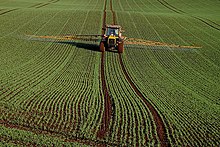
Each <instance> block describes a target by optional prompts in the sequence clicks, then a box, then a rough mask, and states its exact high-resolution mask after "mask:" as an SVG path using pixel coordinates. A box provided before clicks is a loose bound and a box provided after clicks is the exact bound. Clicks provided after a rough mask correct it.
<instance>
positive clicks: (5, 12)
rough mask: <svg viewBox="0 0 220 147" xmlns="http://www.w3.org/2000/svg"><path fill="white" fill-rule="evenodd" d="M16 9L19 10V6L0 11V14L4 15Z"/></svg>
mask: <svg viewBox="0 0 220 147" xmlns="http://www.w3.org/2000/svg"><path fill="white" fill-rule="evenodd" d="M16 10H19V8H14V9H11V10H7V11H4V12H2V13H0V15H4V14H7V13H9V12H13V11H16Z"/></svg>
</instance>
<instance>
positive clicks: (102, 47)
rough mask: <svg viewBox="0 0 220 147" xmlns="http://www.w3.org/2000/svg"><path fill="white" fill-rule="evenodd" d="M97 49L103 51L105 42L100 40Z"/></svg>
mask: <svg viewBox="0 0 220 147" xmlns="http://www.w3.org/2000/svg"><path fill="white" fill-rule="evenodd" d="M99 49H100V51H101V52H105V44H104V42H100V45H99Z"/></svg>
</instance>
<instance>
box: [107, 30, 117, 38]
mask: <svg viewBox="0 0 220 147" xmlns="http://www.w3.org/2000/svg"><path fill="white" fill-rule="evenodd" d="M106 35H107V36H110V35H114V36H118V29H116V28H107V30H106Z"/></svg>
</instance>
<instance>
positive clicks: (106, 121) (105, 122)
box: [97, 0, 114, 139]
mask: <svg viewBox="0 0 220 147" xmlns="http://www.w3.org/2000/svg"><path fill="white" fill-rule="evenodd" d="M106 5H107V0H105V3H104V10H103V20H102V22H103V23H102V35H104V33H105V29H104V28H105V25H106ZM101 81H102V93H103V95H104V110H103V116H102V122H101V126H100V129H99V130H98V132H97V137H98V138H100V139H103V138H104V137H105V136H106V134H107V133H108V132H109V125H110V121H111V119H112V117H113V116H114V115H112V113H113V112H114V111H113V107H112V106H113V105H114V102H113V100H112V99H111V97H110V95H109V91H108V88H107V83H106V79H105V53H104V52H102V55H101Z"/></svg>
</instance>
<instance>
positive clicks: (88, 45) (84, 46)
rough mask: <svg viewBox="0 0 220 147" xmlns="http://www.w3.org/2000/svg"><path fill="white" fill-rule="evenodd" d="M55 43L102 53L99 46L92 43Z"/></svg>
mask: <svg viewBox="0 0 220 147" xmlns="http://www.w3.org/2000/svg"><path fill="white" fill-rule="evenodd" d="M55 43H59V44H68V45H72V46H75V47H77V48H82V49H86V50H90V51H95V52H100V49H99V45H98V44H95V43H90V42H73V41H56V42H55ZM106 52H111V53H118V51H117V50H106Z"/></svg>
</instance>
